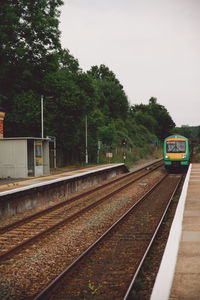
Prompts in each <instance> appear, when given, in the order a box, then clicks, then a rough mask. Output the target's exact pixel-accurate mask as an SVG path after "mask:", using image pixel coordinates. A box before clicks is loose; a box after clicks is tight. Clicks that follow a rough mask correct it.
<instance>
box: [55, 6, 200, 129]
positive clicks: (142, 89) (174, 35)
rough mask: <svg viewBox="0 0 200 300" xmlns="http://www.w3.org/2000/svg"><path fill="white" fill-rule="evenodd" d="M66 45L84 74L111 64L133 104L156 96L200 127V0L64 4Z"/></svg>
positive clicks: (177, 118)
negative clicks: (92, 67)
mask: <svg viewBox="0 0 200 300" xmlns="http://www.w3.org/2000/svg"><path fill="white" fill-rule="evenodd" d="M64 2H65V4H64V6H63V7H62V10H61V12H62V14H61V17H60V22H61V23H60V30H61V41H62V46H63V47H64V48H66V49H69V51H70V53H71V54H72V55H73V56H74V57H75V58H77V59H78V61H79V64H80V67H81V68H82V69H83V71H87V70H89V69H90V68H91V66H94V65H98V66H99V65H100V64H105V65H106V66H107V67H109V69H110V70H111V71H113V72H114V73H115V75H116V77H117V78H118V80H119V81H120V83H121V84H122V85H123V87H124V90H125V93H126V95H127V96H128V99H129V103H130V104H133V105H134V104H140V103H143V104H148V101H149V99H150V98H151V97H152V96H153V97H156V98H157V100H158V103H159V104H161V105H164V106H165V108H166V109H167V110H168V112H169V114H170V115H171V117H172V119H173V120H174V122H175V123H176V125H177V126H181V125H190V126H199V125H200V0H64Z"/></svg>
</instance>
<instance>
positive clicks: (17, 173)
mask: <svg viewBox="0 0 200 300" xmlns="http://www.w3.org/2000/svg"><path fill="white" fill-rule="evenodd" d="M27 171H28V166H27V140H6V139H2V140H0V177H1V178H7V177H11V178H25V177H27V176H28V172H27Z"/></svg>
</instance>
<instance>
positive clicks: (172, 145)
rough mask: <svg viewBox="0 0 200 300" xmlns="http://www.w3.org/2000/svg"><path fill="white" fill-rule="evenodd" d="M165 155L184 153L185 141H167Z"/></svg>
mask: <svg viewBox="0 0 200 300" xmlns="http://www.w3.org/2000/svg"><path fill="white" fill-rule="evenodd" d="M166 151H167V153H185V151H186V145H185V141H167V149H166Z"/></svg>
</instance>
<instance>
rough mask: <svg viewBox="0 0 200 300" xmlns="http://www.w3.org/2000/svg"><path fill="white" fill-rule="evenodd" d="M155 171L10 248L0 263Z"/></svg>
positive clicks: (0, 257) (2, 255)
mask: <svg viewBox="0 0 200 300" xmlns="http://www.w3.org/2000/svg"><path fill="white" fill-rule="evenodd" d="M157 168H159V166H157V167H156V168H155V169H157ZM155 169H153V170H150V171H148V172H147V173H145V174H143V175H141V176H139V177H137V178H135V179H133V180H132V181H130V182H129V183H127V184H125V185H123V186H121V187H120V188H117V189H115V190H114V191H112V192H111V193H109V194H107V195H106V196H104V197H101V198H100V199H99V200H97V201H96V202H94V203H92V204H90V205H88V206H87V207H85V208H83V209H81V210H80V211H78V212H76V213H75V214H73V215H71V216H68V217H67V218H65V219H63V220H62V221H60V222H58V223H56V224H54V225H52V226H50V227H49V228H48V229H44V230H42V231H41V232H39V233H38V234H36V235H34V236H32V237H31V238H29V239H27V240H25V241H23V242H21V243H20V244H18V245H17V246H15V247H13V248H11V249H10V250H8V251H6V252H5V253H3V254H1V255H0V261H2V260H3V259H5V258H7V257H8V256H10V255H12V254H14V253H15V252H16V251H18V250H20V249H22V248H23V247H25V246H27V245H29V244H31V243H33V242H34V241H36V240H37V239H38V238H41V237H42V236H44V235H47V234H49V233H52V232H54V231H55V230H57V229H58V228H59V227H61V226H64V225H65V224H67V223H68V222H70V221H72V220H74V219H75V218H78V217H79V216H80V215H83V214H84V213H86V212H88V211H89V210H91V209H93V208H95V207H96V206H98V205H99V204H101V203H102V202H103V201H105V200H107V199H109V198H111V197H112V196H114V195H115V194H117V193H119V192H121V191H122V190H124V189H126V188H127V187H129V186H130V185H132V184H133V183H134V182H136V181H138V180H140V179H141V178H143V177H145V176H146V175H148V174H149V173H151V172H153V171H154V170H155Z"/></svg>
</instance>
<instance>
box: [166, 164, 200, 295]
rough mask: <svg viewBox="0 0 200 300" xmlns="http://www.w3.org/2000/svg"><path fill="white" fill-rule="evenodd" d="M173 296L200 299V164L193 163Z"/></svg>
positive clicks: (172, 291) (172, 290)
mask: <svg viewBox="0 0 200 300" xmlns="http://www.w3.org/2000/svg"><path fill="white" fill-rule="evenodd" d="M169 299H170V300H177V299H181V300H182V299H183V300H186V299H187V300H190V299H191V300H197V299H198V300H199V299H200V164H193V165H192V169H191V174H190V179H189V184H188V191H187V197H186V202H185V209H184V214H183V222H182V234H181V240H180V244H179V251H178V258H177V263H176V268H175V273H174V279H173V284H172V288H171V293H170V297H169Z"/></svg>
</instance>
